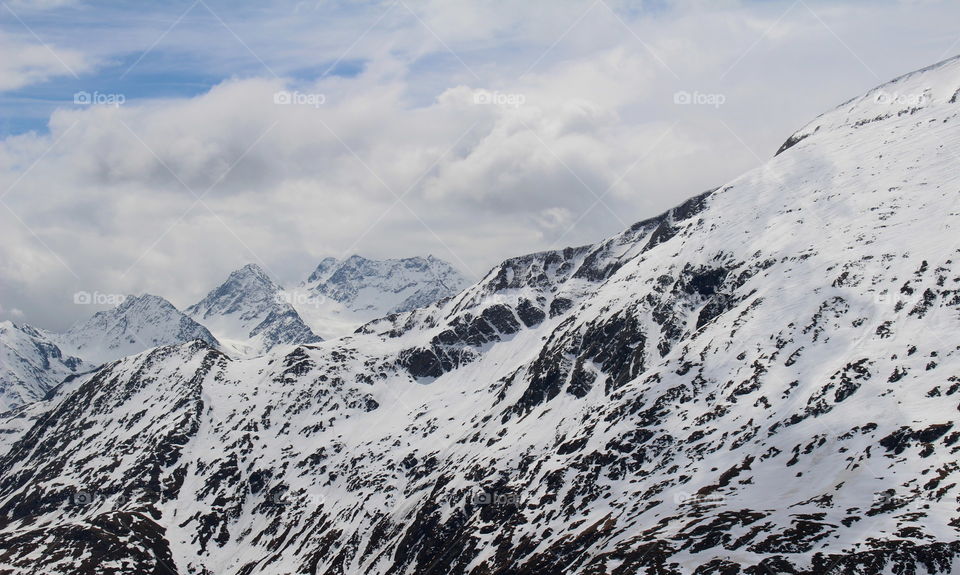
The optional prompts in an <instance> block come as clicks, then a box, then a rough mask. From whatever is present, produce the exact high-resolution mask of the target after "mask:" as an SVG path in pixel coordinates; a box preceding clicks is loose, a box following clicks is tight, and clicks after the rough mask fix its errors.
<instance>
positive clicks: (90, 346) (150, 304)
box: [48, 294, 217, 364]
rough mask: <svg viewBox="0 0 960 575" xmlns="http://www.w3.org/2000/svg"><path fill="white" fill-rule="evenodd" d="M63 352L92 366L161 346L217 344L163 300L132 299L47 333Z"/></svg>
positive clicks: (204, 331)
mask: <svg viewBox="0 0 960 575" xmlns="http://www.w3.org/2000/svg"><path fill="white" fill-rule="evenodd" d="M48 335H49V336H50V337H51V339H53V340H54V341H56V343H57V345H59V346H60V348H61V349H62V350H64V352H66V353H69V354H71V355H75V356H78V357H82V358H83V359H84V361H87V362H88V363H92V364H98V363H104V362H108V361H113V360H116V359H119V358H121V357H124V356H127V355H132V354H135V353H139V352H141V351H144V350H146V349H149V348H152V347H156V346H158V345H167V344H172V343H182V342H187V341H190V340H194V339H202V340H204V341H206V342H208V343H211V344H214V345H216V344H217V340H216V338H214V337H213V335H212V334H211V333H210V332H209V331H208V330H207V328H205V327H203V326H202V325H200V324H198V323H197V322H195V321H193V320H192V319H190V318H189V317H187V316H185V315H183V314H182V313H180V310H178V309H177V308H176V307H174V306H173V304H171V303H170V302H168V301H167V300H165V299H163V298H162V297H159V296H155V295H150V294H144V295H141V296H129V297H127V299H125V300H124V301H123V303H121V304H120V305H118V306H117V307H115V308H113V309H111V310H107V311H101V312H97V313H95V314H94V315H93V317H91V318H90V319H88V320H87V321H84V322H81V323H79V324H77V325H74V326H73V327H71V328H70V329H69V330H67V331H66V332H65V333H62V334H48Z"/></svg>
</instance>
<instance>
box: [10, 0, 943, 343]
mask: <svg viewBox="0 0 960 575" xmlns="http://www.w3.org/2000/svg"><path fill="white" fill-rule="evenodd" d="M609 4H610V5H611V6H612V7H614V8H615V9H616V10H617V11H618V12H617V14H618V15H619V16H620V17H621V18H622V19H623V22H621V21H620V20H618V18H617V17H616V16H614V15H613V14H612V13H611V12H610V11H609V10H608V9H607V8H606V7H605V6H604V5H600V4H597V5H595V6H594V7H593V8H592V9H591V10H590V11H589V13H586V15H584V10H585V9H586V8H587V7H588V6H589V4H587V5H584V4H583V3H582V2H560V3H556V4H554V3H550V4H546V3H541V2H530V3H522V4H521V5H519V6H513V3H511V4H510V5H507V4H499V3H490V4H486V3H480V4H478V3H472V2H471V3H465V4H461V3H457V2H454V3H448V2H422V3H415V2H410V3H409V5H410V6H411V7H412V8H413V9H414V10H416V12H417V15H418V16H419V18H421V19H422V20H423V23H421V22H420V21H419V20H417V19H416V18H414V17H412V16H411V15H410V13H409V12H405V9H403V7H402V6H400V7H398V8H395V10H396V13H392V14H388V15H387V16H386V17H384V19H383V21H382V24H381V25H380V26H378V27H375V28H373V29H371V30H370V31H369V33H367V35H366V36H363V37H362V40H360V41H359V42H357V43H356V44H355V45H353V46H352V47H351V44H352V43H353V42H354V40H356V39H357V38H358V37H361V36H362V33H363V32H364V30H367V29H368V28H369V27H370V25H371V24H372V23H373V22H374V21H375V20H376V18H377V17H378V16H380V15H382V14H383V11H384V10H385V9H386V7H387V6H388V5H387V4H381V3H370V4H366V5H361V10H360V12H349V13H345V14H343V15H342V16H341V18H342V20H341V21H340V23H342V24H345V26H340V27H336V29H335V30H334V29H332V28H331V29H330V34H329V35H325V34H317V29H318V28H317V26H318V25H320V26H327V27H329V26H330V24H329V23H326V22H323V17H324V16H326V15H327V14H326V12H324V10H329V9H333V8H336V9H338V10H339V9H341V8H342V5H339V4H335V5H332V6H333V8H331V5H330V4H329V3H318V4H315V5H314V4H311V5H310V6H300V9H295V8H296V5H295V4H291V5H290V6H289V10H287V11H286V12H284V13H283V14H282V15H274V16H275V17H267V16H266V15H264V14H258V16H259V17H260V20H259V21H257V20H255V19H252V18H241V17H240V16H237V15H234V17H232V18H228V20H229V22H230V25H231V27H232V28H233V29H234V30H235V31H236V32H237V34H238V35H240V36H241V37H242V38H243V39H244V40H245V41H246V42H247V43H248V45H249V46H250V47H251V48H252V49H253V50H254V51H255V52H256V53H257V55H258V56H259V57H260V58H262V59H264V61H265V62H267V64H268V65H269V67H270V69H273V70H277V71H280V72H281V73H283V72H285V71H286V70H289V69H291V67H294V66H293V64H296V65H299V66H301V67H305V68H311V69H312V68H317V67H319V68H320V70H321V72H322V70H323V68H325V67H326V66H325V65H329V63H331V62H332V61H334V60H335V59H336V58H337V57H339V56H341V55H344V54H345V53H346V54H345V58H346V59H348V60H349V59H362V60H363V61H364V66H363V71H362V73H360V74H359V75H357V76H355V77H351V78H345V77H338V76H331V75H328V76H325V77H318V76H322V74H321V73H320V72H316V73H313V74H311V76H312V77H311V78H310V79H308V80H306V81H305V80H302V79H301V80H282V79H277V78H274V77H273V76H272V75H271V74H270V73H268V72H267V71H266V70H265V69H263V67H262V66H260V64H259V63H258V62H256V60H252V58H249V56H250V54H249V53H248V52H246V51H245V50H244V48H243V47H242V46H240V45H239V44H238V42H237V40H236V38H233V37H232V36H231V35H230V34H229V33H227V32H226V31H225V30H220V29H218V28H216V27H215V28H213V29H209V30H208V31H206V32H205V33H204V34H201V33H200V29H199V27H198V26H197V24H196V23H192V22H190V21H189V19H185V23H184V29H183V30H179V31H178V30H174V31H172V32H171V33H170V36H169V37H168V38H167V39H166V40H165V43H166V42H170V43H171V45H175V53H177V54H181V53H186V52H190V53H195V54H204V55H209V57H210V58H213V60H212V61H211V62H215V64H210V69H211V70H214V71H215V72H216V73H219V72H220V71H221V69H222V68H227V69H229V66H228V63H229V62H230V61H231V59H234V60H236V59H238V58H239V56H238V54H241V55H242V56H243V57H244V58H246V59H247V60H252V64H251V66H252V67H253V68H255V69H257V71H256V73H255V74H253V75H252V76H251V75H250V74H245V75H243V76H242V77H238V78H232V79H227V80H224V81H222V82H221V83H219V84H217V85H216V86H215V87H214V88H212V89H211V90H209V91H208V92H205V93H203V94H200V95H198V96H196V97H192V98H182V99H152V100H150V99H146V100H145V99H137V98H134V97H132V96H131V97H128V98H127V101H126V102H125V103H124V104H123V105H122V106H119V107H97V106H95V107H85V108H83V107H80V108H74V107H71V108H64V109H61V110H58V111H56V112H55V113H54V114H53V115H52V117H51V119H50V133H49V134H48V135H36V134H26V135H20V136H14V137H9V138H7V139H5V140H3V141H0V193H2V192H3V190H7V189H8V188H9V193H8V194H7V195H5V196H3V202H4V203H5V204H7V205H9V207H10V209H12V210H13V212H14V213H16V216H14V215H13V214H12V213H11V212H10V211H8V210H7V209H6V208H4V207H2V206H0V283H2V284H3V285H2V286H0V293H3V297H4V305H7V306H16V307H17V308H21V309H25V310H26V311H27V314H26V315H27V319H28V320H29V321H32V322H36V323H38V324H40V325H42V326H44V327H52V328H59V327H63V325H64V324H66V323H69V322H70V321H72V320H73V319H77V318H79V317H81V316H82V315H83V314H86V313H89V311H90V310H88V309H76V307H75V306H72V304H71V302H72V299H71V295H70V294H72V293H73V292H75V291H78V290H81V289H83V290H87V291H95V290H98V291H102V292H105V293H115V292H139V291H151V292H154V293H160V294H162V295H165V296H168V297H170V298H171V299H172V300H173V301H174V303H176V304H179V305H181V306H185V305H188V304H190V303H193V301H194V300H195V299H198V298H199V297H200V296H201V295H202V294H203V292H204V291H206V290H207V289H210V288H211V287H212V286H213V285H215V284H216V283H217V282H218V281H219V280H221V279H222V278H223V277H224V276H225V275H226V274H227V273H228V272H229V271H230V270H231V269H234V268H236V267H239V266H240V265H242V264H244V263H246V262H249V261H258V262H259V263H261V264H262V265H264V266H265V267H266V268H267V269H269V270H271V271H273V272H275V274H276V275H278V276H279V277H280V279H282V280H287V281H293V280H296V279H300V278H302V277H304V276H305V275H306V274H307V273H308V272H309V270H310V269H311V268H312V267H313V266H314V265H315V264H316V262H317V261H319V260H320V259H321V258H322V257H324V256H328V255H335V256H337V255H344V253H345V252H346V253H350V252H359V253H364V254H369V255H372V256H405V255H411V254H418V253H428V252H429V253H434V254H435V255H437V256H439V257H442V258H445V259H448V260H450V261H451V262H452V263H454V264H456V265H459V266H460V267H462V268H464V270H465V271H468V272H469V271H472V272H474V273H475V274H478V275H482V274H483V273H484V272H485V271H486V268H487V267H488V266H490V265H493V264H494V263H496V262H497V261H499V260H500V259H502V258H504V257H508V256H511V255H516V254H518V253H523V252H529V251H535V250H539V249H545V248H550V247H562V246H564V245H571V244H579V243H585V242H588V241H596V240H599V239H601V238H602V237H604V236H606V235H609V234H612V233H616V232H617V231H619V230H620V229H621V228H622V227H623V226H624V225H626V224H630V223H632V222H634V221H637V220H640V219H643V218H645V217H649V216H651V215H653V214H655V213H657V212H659V211H662V210H663V209H666V208H669V207H670V206H672V205H674V204H676V203H678V202H679V201H681V200H682V199H684V198H686V197H689V196H691V195H694V194H696V193H699V192H701V191H703V190H705V189H707V188H709V187H714V186H717V185H721V184H722V183H724V181H726V180H728V179H730V178H732V177H735V176H736V175H738V174H739V173H740V172H741V171H743V170H744V169H747V168H749V167H751V166H753V165H756V164H757V163H759V161H760V159H761V158H764V157H769V156H770V155H772V153H773V152H774V151H775V149H776V147H777V146H778V145H779V144H780V143H781V142H782V141H783V140H784V139H785V138H786V137H787V136H788V135H789V134H790V133H791V132H792V131H793V130H794V129H795V128H798V127H799V126H800V125H802V124H804V123H805V122H806V121H808V120H810V119H811V118H812V117H813V116H814V115H816V114H817V113H820V112H822V111H824V110H826V109H828V108H829V107H831V106H832V105H835V104H838V103H839V102H841V101H842V100H844V99H845V98H847V97H849V96H853V95H855V94H856V93H858V92H862V91H865V89H867V88H869V87H871V86H872V85H873V84H876V83H878V81H877V79H876V78H874V77H873V76H872V74H871V72H870V71H869V70H867V69H865V67H864V66H863V65H862V64H861V63H860V62H859V61H858V58H857V57H856V56H854V55H852V54H851V53H850V52H849V51H848V48H850V49H853V50H855V51H856V53H857V54H862V55H864V57H866V59H867V60H868V61H869V64H870V67H871V68H873V69H874V71H875V72H876V73H877V74H878V75H882V77H883V78H888V77H892V76H893V75H894V74H895V73H897V72H905V71H908V70H909V69H911V68H915V67H919V66H922V65H925V64H929V63H932V61H933V60H935V59H937V57H938V56H939V55H940V53H941V52H942V51H943V50H944V49H946V48H947V47H948V46H949V45H950V43H951V42H952V41H953V39H952V38H950V37H949V36H946V35H944V36H943V37H942V38H941V39H940V40H939V41H937V42H932V41H930V39H929V38H930V37H931V32H930V30H931V29H934V30H942V31H943V33H944V34H946V33H947V32H946V30H947V28H950V26H949V21H950V20H949V19H948V18H944V17H943V16H942V14H939V13H935V10H934V9H932V8H931V9H916V8H914V9H911V10H906V9H905V8H903V7H902V5H900V4H898V3H891V4H888V5H884V6H882V7H877V6H875V5H869V6H868V5H851V6H846V7H838V8H831V7H828V6H823V5H821V4H818V3H813V2H808V4H810V5H811V6H812V7H814V8H815V9H816V10H818V12H817V16H820V18H822V19H823V20H824V21H825V22H827V23H829V24H830V27H831V28H830V29H826V28H825V27H824V26H823V24H822V23H821V22H819V21H818V19H817V17H816V16H814V15H812V14H810V13H809V12H807V11H805V10H804V8H803V7H802V6H798V7H796V8H794V11H795V12H791V13H790V14H788V15H787V16H786V17H784V18H782V19H781V16H782V14H783V12H784V10H785V9H786V8H787V7H789V5H790V3H771V4H773V5H769V4H765V5H763V6H756V5H752V4H750V5H748V4H743V3H739V2H726V3H722V4H716V3H709V5H705V4H702V3H688V2H679V3H670V5H669V6H668V7H665V8H662V9H661V10H660V11H658V12H657V13H656V15H655V16H647V15H645V13H643V12H642V11H631V7H630V6H629V5H627V4H616V3H614V2H610V3H609ZM511 6H513V7H512V8H511ZM213 7H214V9H216V10H218V11H220V10H222V8H221V7H219V5H216V4H213ZM306 8H310V9H309V10H308V9H306ZM905 10H906V11H905ZM924 10H926V11H924ZM949 10H950V11H952V12H957V11H958V10H957V9H956V8H953V7H951V8H949ZM958 15H960V14H958ZM208 16H209V15H207V20H206V21H205V22H207V24H209V17H208ZM581 16H582V18H581ZM935 16H937V17H935ZM578 18H580V20H579V22H578ZM318 22H319V24H318ZM346 24H348V25H346ZM574 24H575V25H574ZM424 25H426V26H424ZM208 28H209V26H208ZM901 28H902V29H906V30H911V31H913V32H911V34H908V35H906V36H900V37H898V36H897V34H896V33H895V31H896V30H898V29H901ZM321 29H323V28H321ZM863 30H868V32H864V31H863ZM220 32H223V34H219V33H220ZM88 33H89V31H88ZM308 34H309V36H308ZM434 34H436V36H434ZM834 34H836V35H838V36H840V37H842V38H844V39H845V42H844V43H839V42H837V38H836V36H834ZM144 37H145V38H146V39H147V40H149V41H153V39H155V38H156V37H157V35H156V34H154V35H150V34H146V35H144ZM437 37H439V38H440V39H441V40H438V39H437ZM331 38H333V39H331ZM892 38H896V41H897V44H895V45H894V44H891V42H892V40H891V39H892ZM0 41H2V39H0ZM101 41H102V40H101ZM129 42H131V40H130V37H129V36H124V40H122V41H121V45H122V46H123V49H124V50H128V49H129V47H130V45H131V44H130V43H129ZM844 44H846V45H844ZM145 47H146V46H144V48H145ZM348 47H350V50H347V48H348ZM207 48H209V50H207ZM448 48H449V49H450V50H453V51H455V53H456V55H457V57H453V56H451V54H450V52H449V50H448ZM164 49H165V48H164V44H161V45H159V46H157V47H156V50H157V51H158V52H160V51H162V50H164ZM106 51H107V50H106V49H105V47H104V46H103V45H100V46H98V47H97V49H96V52H97V53H98V54H101V55H102V54H104V53H106ZM228 53H229V56H227V54H228ZM58 54H60V51H58ZM74 57H75V58H77V60H76V63H77V65H78V66H80V65H81V64H82V63H83V59H82V58H81V57H80V56H79V55H75V56H74ZM458 58H460V59H462V60H463V62H464V63H465V64H466V66H464V65H463V64H461V62H460V61H458ZM21 61H24V62H25V61H27V60H23V59H21ZM38 61H41V60H38ZM43 61H44V62H46V64H44V66H47V68H44V67H43V66H41V67H40V69H46V70H48V71H47V72H45V73H46V74H54V73H56V67H55V66H52V65H51V64H50V63H49V62H48V61H45V60H43ZM424 62H428V63H429V64H424ZM248 64H249V62H248ZM143 65H144V66H146V65H147V63H144V64H143ZM192 65H196V63H193V64H192ZM0 66H2V64H0ZM71 67H72V66H71ZM21 68H22V67H20V68H16V70H21ZM23 69H25V68H23ZM244 69H245V70H248V69H249V68H244ZM16 70H14V72H11V73H10V74H11V75H10V77H9V78H11V79H7V80H6V81H7V82H8V83H9V85H11V86H13V85H15V84H16V82H30V81H40V79H41V78H43V74H40V75H36V76H32V77H26V76H24V77H25V79H24V80H16V78H17V77H18V76H17V74H20V75H21V76H23V75H24V74H28V72H23V71H21V72H16ZM471 70H472V71H473V72H475V73H476V74H477V75H478V76H479V77H480V78H479V79H478V78H476V77H474V76H473V72H471ZM0 76H2V77H4V78H6V77H7V76H6V74H3V73H2V70H0ZM224 76H225V77H229V76H230V74H224ZM281 90H286V91H288V92H298V93H300V94H305V95H319V94H322V95H323V96H324V102H323V104H322V105H318V106H312V105H292V104H291V105H278V104H276V103H275V102H274V95H275V94H276V93H277V92H278V91H281ZM678 90H688V91H700V92H709V93H714V92H716V93H722V94H723V95H724V97H725V99H726V103H725V104H723V106H721V107H719V108H717V107H709V106H677V105H675V104H674V100H673V95H674V94H675V93H676V92H677V91H678ZM478 94H486V95H490V94H496V95H498V98H499V99H496V98H495V99H494V100H496V101H489V102H485V101H480V103H478V100H477V96H478ZM518 97H519V98H518ZM314 101H316V100H314ZM308 104H309V103H308ZM35 162H36V165H35V166H34V167H33V168H32V169H31V168H30V166H32V165H34V163H35ZM10 186H12V187H10ZM200 195H202V201H200V202H198V201H197V196H200ZM397 196H402V201H398V199H397ZM597 196H603V202H602V203H599V202H598V200H597ZM21 220H22V222H21ZM74 274H75V275H74Z"/></svg>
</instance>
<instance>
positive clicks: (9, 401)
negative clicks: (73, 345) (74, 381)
mask: <svg viewBox="0 0 960 575" xmlns="http://www.w3.org/2000/svg"><path fill="white" fill-rule="evenodd" d="M82 367H83V362H82V361H81V360H80V359H78V358H76V357H66V356H64V354H63V352H61V351H60V348H59V347H57V345H56V344H55V343H53V342H52V341H50V339H49V338H48V337H47V336H46V335H44V334H43V333H41V332H40V331H39V330H36V329H34V328H32V327H30V326H28V325H22V326H21V325H16V324H14V323H12V322H9V321H4V322H0V413H2V412H5V411H7V410H9V409H11V408H14V407H18V406H20V405H23V404H25V403H29V402H32V401H37V400H38V399H41V398H42V397H43V396H44V395H46V394H47V392H49V391H50V390H51V389H52V388H53V387H55V386H56V385H57V384H59V383H60V382H61V381H63V379H64V378H66V377H67V376H69V375H71V374H73V373H76V372H77V371H79V370H81V369H82Z"/></svg>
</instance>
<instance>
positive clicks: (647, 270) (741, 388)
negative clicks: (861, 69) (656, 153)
mask: <svg viewBox="0 0 960 575" xmlns="http://www.w3.org/2000/svg"><path fill="white" fill-rule="evenodd" d="M958 157H960V59H952V60H949V61H946V62H943V63H941V64H938V65H936V66H933V67H930V68H927V69H925V70H921V71H918V72H916V73H913V74H910V75H907V76H904V77H902V78H899V79H897V80H895V81H893V82H891V83H888V84H886V85H884V86H882V87H880V88H878V89H876V90H874V91H871V92H869V93H867V94H866V95H864V96H862V97H860V98H857V99H854V100H852V101H850V102H847V103H845V104H843V105H841V106H840V107H838V108H837V109H835V110H832V111H830V112H828V113H826V114H824V115H822V116H821V117H819V118H817V119H816V120H814V121H813V122H811V123H810V124H809V125H808V126H806V127H804V128H802V129H801V130H799V131H798V132H797V133H796V134H794V135H793V136H792V137H791V138H790V139H789V140H788V141H787V142H786V143H785V144H784V147H783V148H782V149H781V150H780V152H779V153H778V154H777V155H776V156H775V157H773V158H772V159H771V160H769V161H768V162H766V163H765V164H764V165H762V166H760V167H758V168H757V169H755V170H753V171H751V172H748V173H747V174H744V175H743V176H741V177H739V178H737V179H736V180H734V181H732V182H728V183H727V184H725V185H723V186H721V187H719V188H717V189H715V190H712V191H709V192H706V193H703V194H701V195H698V196H695V197H693V198H691V199H690V200H688V201H687V202H685V203H684V204H682V205H680V206H678V207H677V208H674V209H673V210H670V211H669V212H667V213H665V214H663V215H661V216H659V217H657V218H652V219H650V220H646V221H643V222H640V223H638V224H636V225H634V226H632V227H631V228H630V229H628V230H625V231H624V232H623V233H621V234H620V235H618V236H615V237H613V238H610V239H608V240H606V241H604V242H601V243H599V244H596V245H591V246H583V247H579V248H569V249H565V250H559V251H555V252H544V253H537V254H531V255H527V256H521V257H517V258H512V259H510V260H507V261H505V262H503V263H502V264H501V265H499V266H497V267H496V268H494V269H493V270H491V271H490V273H489V274H488V275H487V276H486V277H484V278H483V279H482V280H481V281H480V282H479V283H477V284H475V285H472V286H469V287H467V288H466V289H465V290H463V291H461V292H460V293H458V294H457V295H455V296H454V297H452V298H449V299H444V300H441V301H439V302H438V303H435V304H433V305H429V306H426V307H421V308H419V309H413V310H412V311H403V312H402V313H397V314H394V315H390V316H388V317H386V318H382V319H376V320H373V321H371V322H369V323H367V324H366V325H364V326H363V327H362V328H361V329H360V330H358V332H357V333H355V334H352V335H349V336H345V337H341V338H337V339H331V340H328V341H323V342H318V343H309V344H303V345H283V346H278V347H276V348H275V349H273V350H272V351H271V352H269V353H267V354H266V355H262V356H259V357H252V358H239V357H236V356H231V355H230V354H226V353H224V352H223V351H222V350H220V349H218V348H217V347H216V344H215V343H213V342H205V341H200V340H197V341H191V342H188V343H182V344H178V345H173V346H163V347H158V348H155V349H152V350H150V351H147V352H143V353H140V354H138V355H133V356H129V357H125V358H123V359H120V360H118V361H116V362H114V363H110V364H107V365H105V366H104V367H102V368H101V369H100V370H98V371H96V372H95V373H92V374H89V375H87V376H83V378H81V379H80V380H79V381H77V382H75V384H73V385H72V386H71V387H69V388H68V389H63V390H62V391H61V393H56V394H53V395H52V397H50V398H49V399H48V400H46V401H43V402H40V403H34V404H32V405H30V406H28V409H21V410H18V411H14V412H10V413H8V414H6V415H5V416H4V419H0V430H3V431H4V432H5V433H4V436H5V439H4V443H2V444H0V450H3V455H0V518H2V520H0V565H3V566H4V569H5V570H6V571H5V572H9V573H78V572H79V573H94V572H95V573H117V574H119V573H182V574H187V573H196V574H216V575H226V574H237V575H240V574H243V575H252V574H261V573H263V574H278V575H279V574H290V573H325V574H348V573H350V574H353V573H382V574H401V573H404V574H434V573H475V574H489V573H514V574H520V573H530V574H533V573H583V574H589V575H600V574H608V573H610V574H633V573H651V574H652V573H657V574H671V575H672V574H692V573H696V574H708V573H716V574H721V573H722V574H724V575H727V574H738V573H743V574H749V575H761V574H764V573H803V574H841V573H842V574H853V573H871V574H872V573H950V572H953V571H954V570H960V538H958V533H957V530H958V527H960V511H958V509H960V506H958V501H960V500H958V495H960V489H958V481H960V475H958V471H960V465H958V464H957V455H956V452H957V450H958V449H960V444H958V441H960V427H958V426H957V425H956V424H955V421H956V419H957V414H958V408H960V393H958V391H960V339H958V336H957V334H958V333H960V267H958V265H957V264H956V260H957V258H958V256H960V245H958V237H960V236H958V231H960V207H958V199H960V159H958ZM27 411H29V413H27Z"/></svg>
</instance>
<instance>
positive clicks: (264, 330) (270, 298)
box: [186, 264, 321, 355]
mask: <svg viewBox="0 0 960 575" xmlns="http://www.w3.org/2000/svg"><path fill="white" fill-rule="evenodd" d="M288 299H289V296H287V294H286V293H285V292H284V291H283V289H282V288H281V287H280V286H279V285H277V284H276V283H275V282H274V281H273V280H272V279H270V277H269V276H268V275H267V274H266V272H264V271H263V270H262V269H261V268H260V267H259V266H257V265H256V264H248V265H246V266H244V267H243V268H241V269H239V270H237V271H235V272H233V273H231V274H230V277H228V278H227V280H226V281H225V282H224V283H223V284H222V285H221V286H220V287H218V288H216V289H214V290H213V291H211V292H210V293H208V294H207V295H206V297H204V298H203V299H202V300H201V301H199V302H198V303H196V304H194V305H192V306H190V307H188V308H187V310H186V312H187V314H188V315H190V316H191V317H192V318H193V319H195V320H196V321H198V322H200V323H202V324H203V325H205V326H206V327H207V328H209V329H210V331H212V332H213V333H214V334H216V337H217V338H218V339H219V340H220V342H221V343H223V344H224V345H228V346H229V347H230V349H231V350H232V351H236V352H238V353H240V354H242V355H251V354H253V355H257V354H260V353H263V352H264V351H267V350H269V349H271V348H273V347H274V346H277V345H281V344H300V343H315V342H318V341H321V339H320V338H319V337H318V336H317V335H316V334H314V333H313V332H312V331H310V328H309V327H307V325H306V324H304V323H303V320H302V319H301V318H300V315H299V314H297V311H296V310H295V309H294V308H293V306H292V305H291V304H290V303H289V301H287V300H288Z"/></svg>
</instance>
